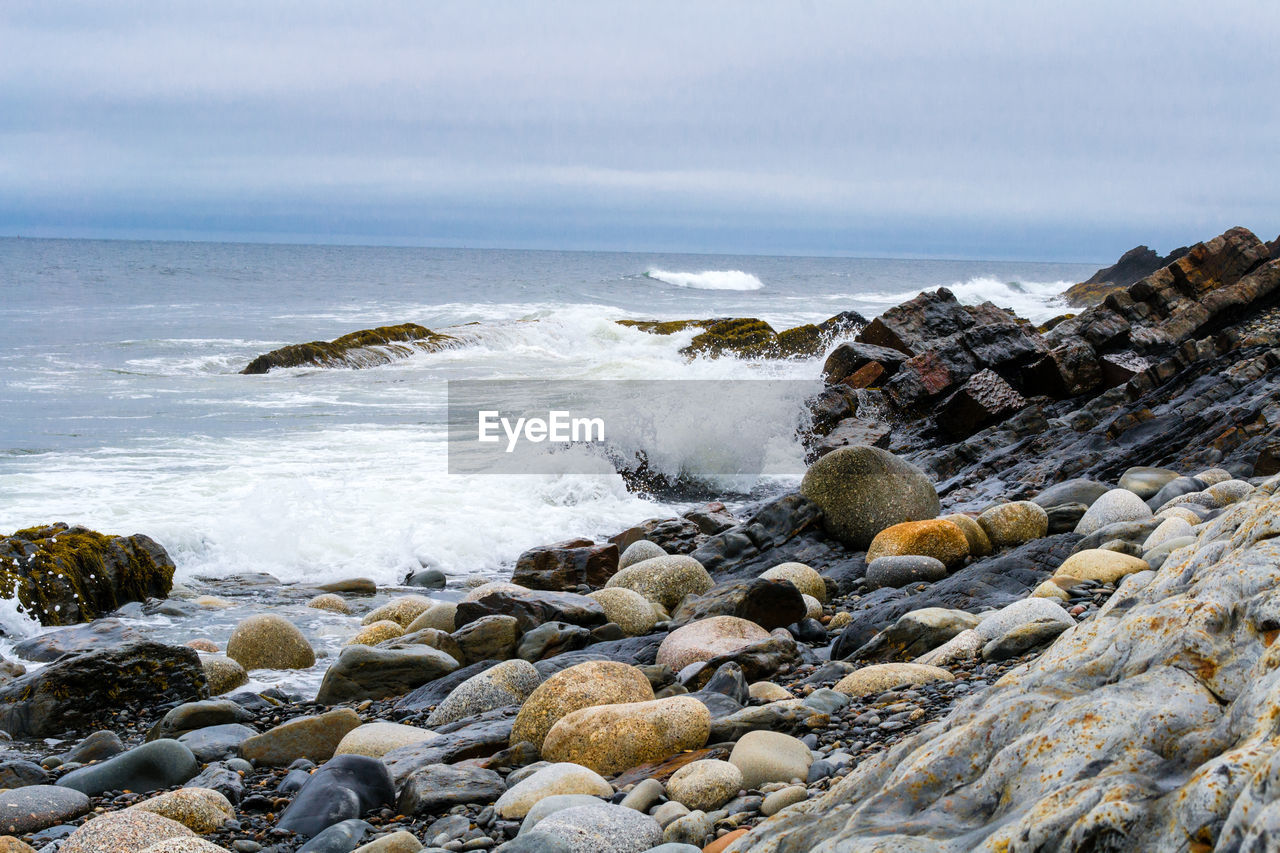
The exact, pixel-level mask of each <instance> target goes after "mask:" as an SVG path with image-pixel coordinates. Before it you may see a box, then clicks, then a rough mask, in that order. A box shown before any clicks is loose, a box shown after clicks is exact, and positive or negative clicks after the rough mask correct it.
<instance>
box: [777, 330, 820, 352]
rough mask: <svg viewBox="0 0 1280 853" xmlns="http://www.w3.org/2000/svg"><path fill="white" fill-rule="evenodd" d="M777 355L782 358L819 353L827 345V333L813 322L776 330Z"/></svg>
mask: <svg viewBox="0 0 1280 853" xmlns="http://www.w3.org/2000/svg"><path fill="white" fill-rule="evenodd" d="M777 346H778V355H779V356H781V357H783V358H793V357H797V356H799V357H804V358H811V357H813V356H816V355H821V354H822V351H823V350H824V349H826V346H827V335H826V334H824V333H823V331H822V329H820V328H818V327H817V326H815V325H814V324H813V323H806V324H805V325H803V326H796V327H795V328H794V329H787V330H785V331H782V332H778V344H777Z"/></svg>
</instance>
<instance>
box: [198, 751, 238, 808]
mask: <svg viewBox="0 0 1280 853" xmlns="http://www.w3.org/2000/svg"><path fill="white" fill-rule="evenodd" d="M241 760H243V759H241ZM244 766H245V767H250V769H252V766H251V765H250V764H249V763H248V762H247V761H246V762H244ZM242 769H243V768H242ZM187 787H189V788H208V789H209V790H211V791H217V792H218V793H219V794H221V795H222V796H224V797H226V798H227V800H228V801H229V802H232V803H238V802H240V800H241V798H242V797H243V796H244V781H243V780H242V779H241V777H240V774H239V773H238V772H236V771H235V770H233V769H231V767H230V766H228V765H227V764H224V763H222V762H217V761H215V762H213V763H212V764H209V765H207V766H206V767H205V769H204V770H201V771H200V773H199V775H197V776H195V777H193V778H191V779H189V780H188V781H187Z"/></svg>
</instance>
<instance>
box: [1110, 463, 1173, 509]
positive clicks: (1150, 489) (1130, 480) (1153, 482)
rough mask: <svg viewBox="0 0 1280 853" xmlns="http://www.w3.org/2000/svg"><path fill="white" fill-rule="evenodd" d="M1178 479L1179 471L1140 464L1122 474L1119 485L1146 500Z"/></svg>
mask: <svg viewBox="0 0 1280 853" xmlns="http://www.w3.org/2000/svg"><path fill="white" fill-rule="evenodd" d="M1176 479H1178V472H1177V471H1170V470H1169V469H1168V468H1150V467H1147V466H1143V465H1139V466H1136V467H1133V468H1130V469H1128V470H1127V471H1125V472H1124V473H1123V474H1121V475H1120V481H1119V483H1117V485H1118V486H1119V487H1120V488H1122V489H1128V490H1129V491H1131V492H1133V493H1134V494H1135V495H1137V496H1138V497H1139V498H1141V499H1142V500H1144V501H1145V500H1146V499H1147V498H1150V497H1155V495H1156V493H1157V492H1159V491H1160V490H1161V489H1163V488H1164V487H1165V486H1166V485H1168V484H1169V483H1171V482H1173V481H1174V480H1176Z"/></svg>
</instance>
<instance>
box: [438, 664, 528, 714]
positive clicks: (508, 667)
mask: <svg viewBox="0 0 1280 853" xmlns="http://www.w3.org/2000/svg"><path fill="white" fill-rule="evenodd" d="M541 681H542V676H540V675H539V674H538V670H537V669H536V668H535V667H534V666H533V664H531V663H529V662H528V661H524V660H518V659H517V660H509V661H504V662H502V663H500V664H498V665H497V666H494V667H490V668H489V669H486V670H485V671H484V672H481V673H479V674H478V675H473V676H471V677H470V678H468V679H467V680H466V681H464V682H462V683H461V684H459V685H458V686H457V687H455V688H454V689H453V692H451V693H450V694H449V695H448V697H447V698H446V699H445V700H444V701H443V702H441V703H440V704H439V705H438V706H436V709H435V710H434V711H432V712H431V715H430V716H429V717H427V725H428V726H431V727H432V728H434V727H436V726H441V725H444V724H445V723H451V722H453V721H454V720H460V719H463V718H464V717H470V716H472V715H474V714H483V713H484V712H485V711H492V710H493V709H494V708H502V707H505V706H507V705H519V704H521V703H522V702H524V701H525V700H526V699H528V698H529V694H531V693H533V691H534V689H535V688H537V686H538V685H539V684H540V683H541Z"/></svg>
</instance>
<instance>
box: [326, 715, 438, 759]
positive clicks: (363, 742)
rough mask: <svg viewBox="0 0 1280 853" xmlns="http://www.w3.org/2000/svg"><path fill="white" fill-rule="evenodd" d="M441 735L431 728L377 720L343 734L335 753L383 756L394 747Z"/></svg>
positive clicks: (397, 747) (420, 741)
mask: <svg viewBox="0 0 1280 853" xmlns="http://www.w3.org/2000/svg"><path fill="white" fill-rule="evenodd" d="M438 737H440V735H438V734H436V733H435V732H433V731H430V730H429V729H420V728H418V727H417V726H406V725H402V724H401V723H388V722H383V721H377V722H373V723H365V724H364V725H362V726H357V727H356V728H354V729H352V730H351V731H349V732H347V733H346V734H345V735H343V736H342V740H340V741H338V746H337V748H336V749H334V751H333V754H334V755H367V756H369V757H370V758H381V757H382V756H384V755H386V754H387V753H388V752H390V751H391V750H393V749H399V748H400V747H402V746H413V745H414V744H417V743H423V742H425V741H429V740H435V739H436V738H438Z"/></svg>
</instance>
